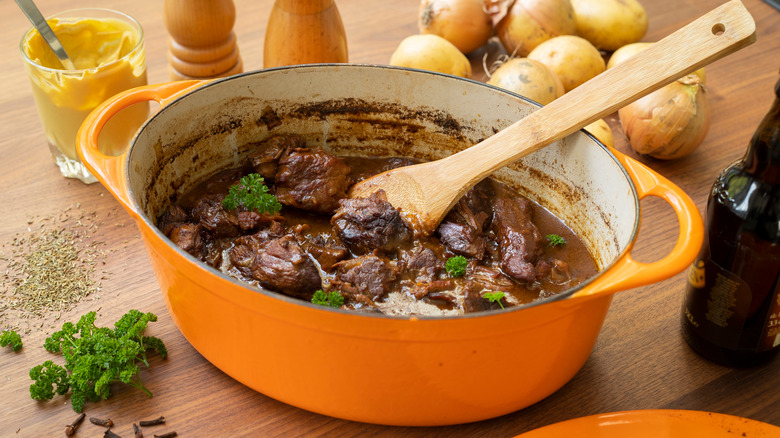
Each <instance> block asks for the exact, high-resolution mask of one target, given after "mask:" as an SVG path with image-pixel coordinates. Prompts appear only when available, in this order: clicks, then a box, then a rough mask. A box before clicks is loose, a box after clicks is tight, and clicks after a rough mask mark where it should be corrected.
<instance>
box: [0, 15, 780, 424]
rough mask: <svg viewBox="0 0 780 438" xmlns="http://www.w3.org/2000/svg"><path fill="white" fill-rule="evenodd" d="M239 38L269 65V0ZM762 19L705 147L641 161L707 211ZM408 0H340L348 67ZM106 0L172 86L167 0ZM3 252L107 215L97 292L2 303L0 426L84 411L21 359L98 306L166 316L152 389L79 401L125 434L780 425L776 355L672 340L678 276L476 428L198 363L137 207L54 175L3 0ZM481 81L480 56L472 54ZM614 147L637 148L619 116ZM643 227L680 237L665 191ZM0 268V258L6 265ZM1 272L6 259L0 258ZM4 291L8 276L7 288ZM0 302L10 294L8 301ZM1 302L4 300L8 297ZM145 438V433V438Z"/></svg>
mask: <svg viewBox="0 0 780 438" xmlns="http://www.w3.org/2000/svg"><path fill="white" fill-rule="evenodd" d="M37 3H38V5H39V7H40V8H41V9H42V11H43V12H44V14H53V13H56V12H58V11H62V10H66V9H71V8H76V7H87V6H92V5H94V4H95V2H85V1H78V0H38V1H37ZM643 3H644V6H645V7H646V9H647V12H648V15H649V22H650V25H649V30H648V33H647V35H646V36H645V38H644V40H646V41H654V40H658V39H660V38H662V37H664V36H665V35H667V34H669V33H671V32H672V31H674V30H676V29H677V28H679V27H681V26H683V25H685V24H687V23H688V22H690V21H692V20H693V19H695V18H697V17H698V16H700V15H702V14H704V13H705V12H707V11H709V10H711V9H713V8H714V7H716V6H718V5H719V4H720V3H722V2H721V1H719V0H653V1H649V0H647V1H644V2H643ZM235 4H236V9H237V11H238V16H237V19H236V23H235V28H234V29H235V31H236V34H237V36H238V44H239V46H240V50H241V55H242V57H243V60H244V66H245V70H246V71H248V70H254V69H259V68H260V67H261V65H262V41H263V35H264V31H265V26H266V21H267V17H268V14H269V12H270V8H271V4H272V2H271V1H270V0H267V1H263V2H258V1H250V0H236V1H235ZM745 4H746V6H747V8H748V9H749V11H750V12H751V13H752V14H753V16H754V18H755V20H756V23H757V27H758V41H757V43H755V44H753V45H752V46H749V47H747V48H746V49H743V50H742V51H740V52H737V53H736V54H733V55H731V56H729V57H727V58H725V59H723V60H720V61H717V62H716V63H714V64H712V65H711V66H709V67H708V69H707V71H708V78H707V95H708V97H709V100H710V102H711V105H712V108H713V115H712V126H711V128H710V131H709V133H708V136H707V138H706V140H705V141H704V143H703V144H702V145H701V146H700V148H699V149H698V150H697V151H696V152H695V153H693V154H692V155H690V156H688V157H687V158H684V159H680V160H677V161H672V162H662V161H655V160H649V159H644V158H641V157H638V158H639V159H640V160H641V161H642V162H644V163H646V164H648V165H649V166H650V167H652V168H653V169H655V170H656V171H657V172H659V173H660V174H662V175H664V176H666V177H667V178H669V179H670V180H672V181H673V182H674V183H676V184H678V185H679V186H681V187H682V188H683V189H684V190H686V191H687V193H689V194H690V196H691V197H692V198H693V199H694V201H695V202H696V203H697V205H698V207H699V209H700V211H703V209H704V204H705V201H706V197H707V193H708V191H709V189H710V187H711V184H712V182H713V181H714V178H715V176H716V175H717V174H718V173H719V172H720V171H721V170H722V169H723V168H724V167H725V166H726V165H727V164H729V163H730V162H732V161H733V160H735V159H737V158H739V157H741V155H742V154H743V152H744V150H745V147H746V146H747V142H748V141H749V139H750V137H751V135H752V133H753V131H754V129H755V128H756V126H757V125H758V123H759V121H760V120H761V118H762V117H763V115H764V114H765V113H766V111H767V110H768V109H769V105H770V104H771V101H772V98H773V93H772V87H773V85H774V83H775V81H776V80H777V79H778V69H780V11H777V10H775V9H773V8H771V7H770V6H768V5H767V4H766V3H763V2H762V1H761V0H745ZM417 5H418V1H417V0H383V1H377V0H338V6H339V9H340V11H341V15H342V18H343V21H344V23H345V27H346V32H347V37H348V41H349V57H350V61H351V62H355V63H386V62H388V60H389V58H390V54H391V53H392V52H393V50H394V49H395V47H396V46H397V45H398V43H399V42H400V41H401V39H403V38H404V37H406V36H408V35H411V34H413V33H416V11H417ZM100 6H101V7H108V8H113V9H117V10H120V11H124V12H126V13H129V14H130V15H132V16H134V17H136V18H137V19H138V20H139V21H140V22H141V24H142V25H143V27H144V29H145V38H146V50H147V64H148V73H149V82H150V83H156V82H166V81H168V70H167V69H168V64H167V58H166V41H167V38H168V34H167V32H166V29H165V27H164V24H163V20H162V2H160V1H149V0H140V1H139V0H104V1H102V2H100ZM0 17H2V26H0V41H2V44H0V60H1V61H0V62H2V64H0V65H2V68H0V114H2V116H0V157H2V159H0V187H1V188H0V206H2V207H0V208H2V215H0V245H2V246H0V251H2V252H4V253H6V254H7V253H9V252H10V251H11V249H12V248H11V244H10V242H11V241H12V239H13V238H14V237H15V236H20V235H21V236H23V235H25V233H27V229H28V227H30V226H31V224H35V223H37V222H38V221H40V220H41V218H44V217H48V216H52V215H56V214H58V213H59V212H60V211H62V210H65V209H67V208H68V207H71V208H75V209H80V210H83V211H85V212H88V213H92V212H94V213H95V217H94V219H93V220H94V221H95V222H98V223H99V224H100V225H99V226H98V227H97V229H96V231H95V236H94V238H95V239H96V240H98V241H102V242H104V245H105V246H104V249H105V250H106V251H105V255H104V256H103V257H102V260H101V262H102V263H101V264H100V271H101V272H104V273H105V274H102V275H103V276H104V277H106V278H105V279H104V280H102V281H101V283H102V287H101V290H100V292H96V293H93V294H92V295H90V296H89V297H88V298H87V299H86V300H83V301H82V302H80V303H79V304H78V305H77V306H76V307H75V308H73V309H71V310H70V311H68V312H66V313H63V314H61V315H59V320H56V319H55V318H56V315H54V314H50V315H47V316H44V317H42V318H40V317H33V318H32V319H25V320H21V322H20V321H19V320H18V315H17V314H16V313H14V312H11V311H6V312H5V313H0V328H4V327H6V326H10V325H11V324H19V326H20V327H21V328H22V329H23V331H25V333H24V334H23V339H24V341H25V342H26V344H25V347H24V349H23V350H22V351H21V352H19V353H16V354H14V353H12V352H11V350H10V349H8V348H4V349H2V350H0V400H1V401H0V418H1V419H2V420H0V436H2V437H42V436H62V435H61V434H62V433H63V430H64V426H65V425H66V424H68V423H70V422H71V421H72V420H73V419H75V417H76V416H77V415H76V413H74V412H73V410H72V409H71V407H70V404H69V399H67V398H63V397H57V398H55V399H54V400H53V401H51V402H36V401H33V400H31V399H30V397H29V393H28V386H29V384H30V380H29V378H28V375H27V374H28V370H29V369H30V368H31V367H33V366H34V365H36V364H38V363H42V362H43V361H44V360H47V359H49V358H50V357H52V355H51V354H50V353H48V352H46V351H45V350H44V349H43V348H42V343H43V339H44V338H45V337H46V336H48V335H49V334H50V333H52V332H53V331H54V330H55V329H57V328H59V327H60V325H61V324H62V322H64V321H66V320H70V321H75V320H76V319H77V318H78V317H79V316H80V315H82V314H83V313H85V312H87V311H89V310H97V311H98V315H99V316H98V325H109V324H112V323H113V322H114V321H115V320H116V319H117V318H118V317H119V316H121V315H122V314H123V313H124V312H125V311H126V310H128V309H130V308H137V309H139V310H142V311H144V312H146V311H150V312H154V313H156V314H157V315H159V316H160V319H159V321H158V322H155V323H152V324H151V325H150V327H149V330H148V334H151V335H155V336H158V337H160V338H162V339H163V340H164V341H165V343H166V344H167V345H168V348H169V351H170V357H169V358H168V359H167V360H164V361H163V360H160V359H158V358H156V357H155V359H154V360H153V361H152V367H151V368H150V369H148V370H144V371H142V373H141V377H142V379H143V381H144V383H145V385H146V386H147V387H148V388H149V389H150V390H151V391H152V392H153V393H154V397H153V398H151V399H150V398H148V397H147V396H145V395H144V394H142V393H141V392H140V391H137V390H135V389H132V388H125V387H121V388H120V387H118V386H117V387H115V391H114V396H113V397H112V398H111V399H109V400H107V401H104V402H100V403H88V404H87V406H86V412H87V414H88V415H89V416H95V417H103V418H105V417H110V418H111V419H112V420H113V421H114V422H115V423H116V424H117V426H116V427H115V429H114V431H115V432H117V433H118V434H120V435H122V436H132V429H131V424H132V423H133V422H137V421H139V420H143V419H150V418H156V417H158V416H159V415H164V416H165V417H166V419H167V424H166V425H165V426H164V427H161V428H160V429H156V430H155V433H159V432H164V431H169V430H175V431H177V432H178V434H179V436H183V437H196V436H197V437H212V436H231V437H232V436H304V435H305V436H387V437H390V436H393V437H397V436H406V437H417V436H468V437H476V436H496V437H508V436H513V435H515V434H518V433H521V432H524V431H528V430H531V429H534V428H537V427H540V426H544V425H548V424H551V423H555V422H559V421H563V420H567V419H571V418H575V417H581V416H587V415H593V414H599V413H607V412H615V411H626V410H637V409H689V410H701V411H711V412H719V413H725V414H731V415H737V416H742V417H748V418H751V419H755V420H760V421H764V422H767V423H771V424H775V425H780V390H778V388H780V360H775V361H774V362H771V363H769V364H766V365H763V366H760V367H755V368H750V369H729V368H725V367H721V366H718V365H715V364H712V363H710V362H708V361H706V360H704V359H702V358H701V357H699V356H697V355H696V354H695V353H693V352H692V351H691V350H690V349H689V348H688V346H687V345H686V344H685V342H684V340H683V339H682V337H681V335H680V309H681V303H682V298H683V292H684V288H685V278H684V274H680V275H677V276H675V277H673V278H671V279H669V280H666V281H663V282H660V283H657V284H654V285H651V286H646V287H641V288H638V289H634V290H629V291H624V292H620V293H618V294H617V295H616V296H615V298H614V301H613V304H612V306H611V308H610V311H609V313H608V315H607V318H606V321H605V323H604V326H603V328H602V331H601V333H600V336H599V338H598V341H597V343H596V346H595V348H594V350H593V352H592V354H591V356H590V358H589V359H588V361H587V363H586V364H585V366H584V367H583V368H582V369H581V371H580V372H579V373H578V374H577V375H576V376H575V377H574V378H573V379H572V380H571V381H570V382H569V383H568V384H566V385H565V386H564V387H563V388H562V389H560V390H559V391H558V392H556V393H555V394H553V395H551V396H550V397H548V398H547V399H545V400H543V401H541V402H539V403H537V404H536V405H533V406H531V407H528V408H526V409H524V410H521V411H519V412H515V413H512V414H510V415H506V416H503V417H500V418H496V419H492V420H488V421H482V422H478V423H473V424H465V425H459V426H449V427H437V428H403V427H387V426H377V425H370V424H362V423H354V422H349V421H344V420H340V419H335V418H330V417H326V416H322V415H318V414H314V413H310V412H307V411H303V410H300V409H298V408H295V407H292V406H288V405H285V404H283V403H281V402H278V401H276V400H273V399H271V398H269V397H266V396H265V395H263V394H260V393H257V392H255V391H253V390H251V389H249V388H247V387H245V386H243V385H241V384H239V383H237V382H236V381H234V380H232V379H231V378H230V377H228V376H227V375H225V374H224V373H222V372H221V371H220V370H218V369H217V368H215V367H214V366H212V365H211V364H210V363H209V362H207V361H206V360H204V359H203V357H201V356H200V355H199V354H198V353H197V352H196V351H195V350H194V349H193V348H192V347H191V346H190V345H189V344H188V343H187V342H186V340H185V339H184V338H183V337H182V335H181V334H180V333H179V331H178V330H177V328H176V327H175V325H174V324H173V322H172V321H171V318H170V317H169V316H168V313H167V311H166V309H165V306H164V303H163V299H162V295H161V293H160V291H159V287H158V285H157V282H156V280H155V278H154V275H153V272H152V269H151V266H150V263H149V261H148V258H147V255H146V252H145V249H144V247H143V244H142V243H141V241H140V238H139V236H138V231H137V229H136V227H135V224H134V223H133V221H132V220H131V219H130V217H129V216H128V215H127V214H126V213H125V212H124V211H123V210H122V209H121V207H119V204H118V203H117V202H116V201H115V200H114V198H112V197H111V196H110V195H109V194H108V192H107V191H106V190H105V189H104V188H103V187H101V186H100V185H99V184H93V185H85V184H83V183H81V182H79V181H76V180H68V179H65V178H62V177H61V176H60V174H59V171H58V169H57V168H56V167H55V166H54V164H53V163H52V161H51V159H50V155H49V151H48V149H47V146H46V142H45V139H44V135H43V131H42V129H41V126H40V122H39V120H38V115H37V113H36V110H35V106H34V103H33V98H32V93H31V88H30V84H29V82H28V80H27V77H26V75H25V72H24V68H23V65H22V61H21V59H20V56H19V49H18V44H19V39H20V38H21V35H22V34H23V33H24V31H25V30H26V29H27V28H28V27H29V23H28V22H27V20H26V18H25V17H24V16H23V15H22V13H21V11H19V10H18V8H17V7H16V5H15V4H14V3H13V2H12V1H11V0H5V1H3V2H0ZM474 64H475V66H476V71H475V76H476V77H478V78H482V77H484V74H482V73H481V61H480V60H479V59H474ZM608 121H609V122H610V124H611V125H612V127H613V130H614V132H615V136H616V142H617V147H618V149H620V150H621V151H623V152H625V153H627V154H629V155H631V156H634V157H636V154H634V153H633V152H631V150H630V148H629V147H628V145H627V141H626V139H625V137H624V135H623V134H622V131H621V130H620V128H619V125H618V124H617V119H616V116H614V115H613V116H611V117H610V118H608ZM642 209H643V210H642V220H643V224H645V226H644V227H643V228H642V230H641V232H640V235H639V238H638V242H637V246H636V250H635V252H634V254H635V257H636V258H638V259H639V260H641V261H652V260H656V259H658V258H660V257H662V256H663V255H664V254H665V253H666V252H667V251H668V250H669V249H670V248H671V246H672V243H673V241H674V239H675V236H676V234H677V225H676V220H675V219H674V216H673V213H672V211H671V209H670V208H669V207H668V206H667V205H666V204H665V203H663V202H661V201H656V200H654V199H647V200H644V201H643V202H642ZM0 263H2V262H0ZM0 267H2V265H0ZM0 272H1V271H0ZM7 287H9V286H8V284H7V282H5V280H4V284H3V289H6V288H7ZM3 299H4V300H7V299H8V296H7V295H6V296H4V297H3ZM1 307H2V306H0V308H1ZM101 434H102V428H99V427H97V426H94V425H91V424H84V425H82V429H81V430H80V432H79V434H78V435H77V436H100V435H101ZM151 435H152V434H151V433H149V432H147V436H151Z"/></svg>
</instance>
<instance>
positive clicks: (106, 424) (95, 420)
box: [89, 417, 114, 427]
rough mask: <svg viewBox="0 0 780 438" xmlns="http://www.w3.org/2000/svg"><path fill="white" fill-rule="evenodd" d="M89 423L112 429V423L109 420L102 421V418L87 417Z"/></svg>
mask: <svg viewBox="0 0 780 438" xmlns="http://www.w3.org/2000/svg"><path fill="white" fill-rule="evenodd" d="M89 422H90V423H92V424H95V425H98V426H103V427H113V426H114V422H113V421H111V419H110V418H107V419H105V420H103V419H102V418H95V417H89Z"/></svg>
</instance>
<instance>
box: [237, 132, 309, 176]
mask: <svg viewBox="0 0 780 438" xmlns="http://www.w3.org/2000/svg"><path fill="white" fill-rule="evenodd" d="M305 147H306V141H305V140H304V139H303V137H301V136H300V135H295V134H286V135H276V136H273V137H270V138H268V139H266V140H265V141H262V142H260V143H259V144H258V145H257V151H256V152H253V153H252V154H250V155H249V156H248V157H247V159H248V161H249V164H250V165H251V166H252V168H253V169H254V170H255V172H256V173H258V174H260V176H262V177H263V178H265V179H266V180H273V179H274V178H275V177H276V172H277V167H278V166H279V159H280V158H281V157H282V155H283V154H284V153H285V152H287V150H288V149H298V148H305Z"/></svg>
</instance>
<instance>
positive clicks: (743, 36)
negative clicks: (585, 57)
mask: <svg viewBox="0 0 780 438" xmlns="http://www.w3.org/2000/svg"><path fill="white" fill-rule="evenodd" d="M755 30H756V28H755V23H754V21H753V18H752V17H751V16H750V14H749V13H748V11H747V10H746V9H745V7H744V6H743V5H742V3H741V2H740V1H739V0H733V1H730V2H728V3H725V4H723V5H722V6H720V7H718V8H716V9H714V10H712V11H711V12H709V13H707V14H705V15H704V16H702V17H701V18H699V19H697V20H696V21H694V22H692V23H691V24H689V25H687V26H685V27H683V28H682V29H680V30H678V31H676V32H674V33H672V34H670V35H669V36H667V37H666V38H664V39H662V40H660V41H659V42H657V43H655V44H653V45H652V46H650V47H649V48H647V49H645V50H643V51H641V52H640V53H639V54H638V55H636V56H634V57H632V58H629V59H627V60H625V61H623V62H622V63H620V64H618V65H617V66H615V67H613V68H610V69H609V70H607V71H606V72H604V73H602V74H600V75H598V76H596V77H594V78H593V79H591V80H590V81H588V82H585V83H584V84H582V85H580V86H579V87H577V88H575V89H573V90H571V91H569V92H568V93H566V94H564V95H563V96H562V97H560V98H558V99H556V100H554V101H552V102H551V103H550V104H548V105H546V106H544V107H543V108H540V109H538V110H536V111H535V112H533V113H531V114H530V115H528V116H526V117H524V118H522V119H521V120H519V121H517V122H515V123H514V124H513V125H511V126H510V127H508V128H506V129H504V130H502V131H500V132H499V133H497V134H495V135H493V136H491V137H489V138H487V139H486V140H484V141H482V142H481V143H479V144H477V145H475V146H472V147H471V148H468V149H466V150H464V151H462V152H460V153H458V154H455V155H452V156H450V157H447V158H445V159H443V160H441V161H443V162H446V164H444V163H442V164H444V165H445V169H443V172H442V173H441V175H442V176H443V175H445V174H448V175H450V178H454V179H453V184H456V185H458V186H463V184H464V183H465V182H466V181H468V184H467V185H468V187H470V186H472V185H474V184H476V183H477V182H479V181H480V180H482V179H483V178H484V177H486V176H487V175H489V174H491V173H493V172H494V171H495V170H497V169H499V168H501V167H503V166H506V165H507V164H510V163H512V162H514V161H516V160H518V159H520V158H521V157H523V156H525V155H527V154H530V153H532V152H534V151H536V150H539V149H541V148H542V147H544V146H546V145H548V144H550V143H552V142H554V141H556V140H559V139H561V138H563V137H565V136H567V135H569V134H571V133H573V132H574V131H576V130H578V129H580V128H582V127H584V126H586V125H588V124H590V123H592V122H594V121H596V120H598V119H600V118H603V117H604V116H606V115H609V114H612V113H613V112H615V111H616V110H618V109H620V108H622V107H623V106H625V105H627V104H628V103H631V102H633V101H635V100H637V99H639V98H640V97H642V96H644V95H646V94H649V93H651V92H652V91H655V90H657V89H659V88H661V87H663V86H664V85H667V84H669V83H671V82H673V81H675V80H676V79H678V78H680V77H682V76H683V75H685V74H688V73H691V72H693V71H695V70H697V69H699V68H700V67H702V66H704V65H706V64H709V63H711V62H712V61H715V60H717V59H720V58H722V57H724V56H726V55H728V54H730V53H732V52H735V51H737V50H739V49H740V48H742V47H744V46H746V45H749V44H751V43H752V42H753V41H755ZM440 184H441V182H440Z"/></svg>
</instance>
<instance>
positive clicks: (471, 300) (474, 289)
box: [463, 283, 508, 313]
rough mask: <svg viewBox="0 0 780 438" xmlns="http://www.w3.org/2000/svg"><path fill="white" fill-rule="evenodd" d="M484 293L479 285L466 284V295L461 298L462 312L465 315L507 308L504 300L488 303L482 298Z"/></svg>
mask: <svg viewBox="0 0 780 438" xmlns="http://www.w3.org/2000/svg"><path fill="white" fill-rule="evenodd" d="M486 292H487V291H485V290H484V289H482V286H480V285H477V284H475V283H469V284H467V285H466V293H465V295H464V297H463V311H464V312H466V313H472V312H484V311H486V310H499V309H501V306H504V307H505V308H506V307H507V306H508V304H507V302H506V298H501V299H500V300H499V301H495V302H494V301H490V300H488V299H487V298H485V296H484V295H485V293H486ZM499 302H500V304H499Z"/></svg>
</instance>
